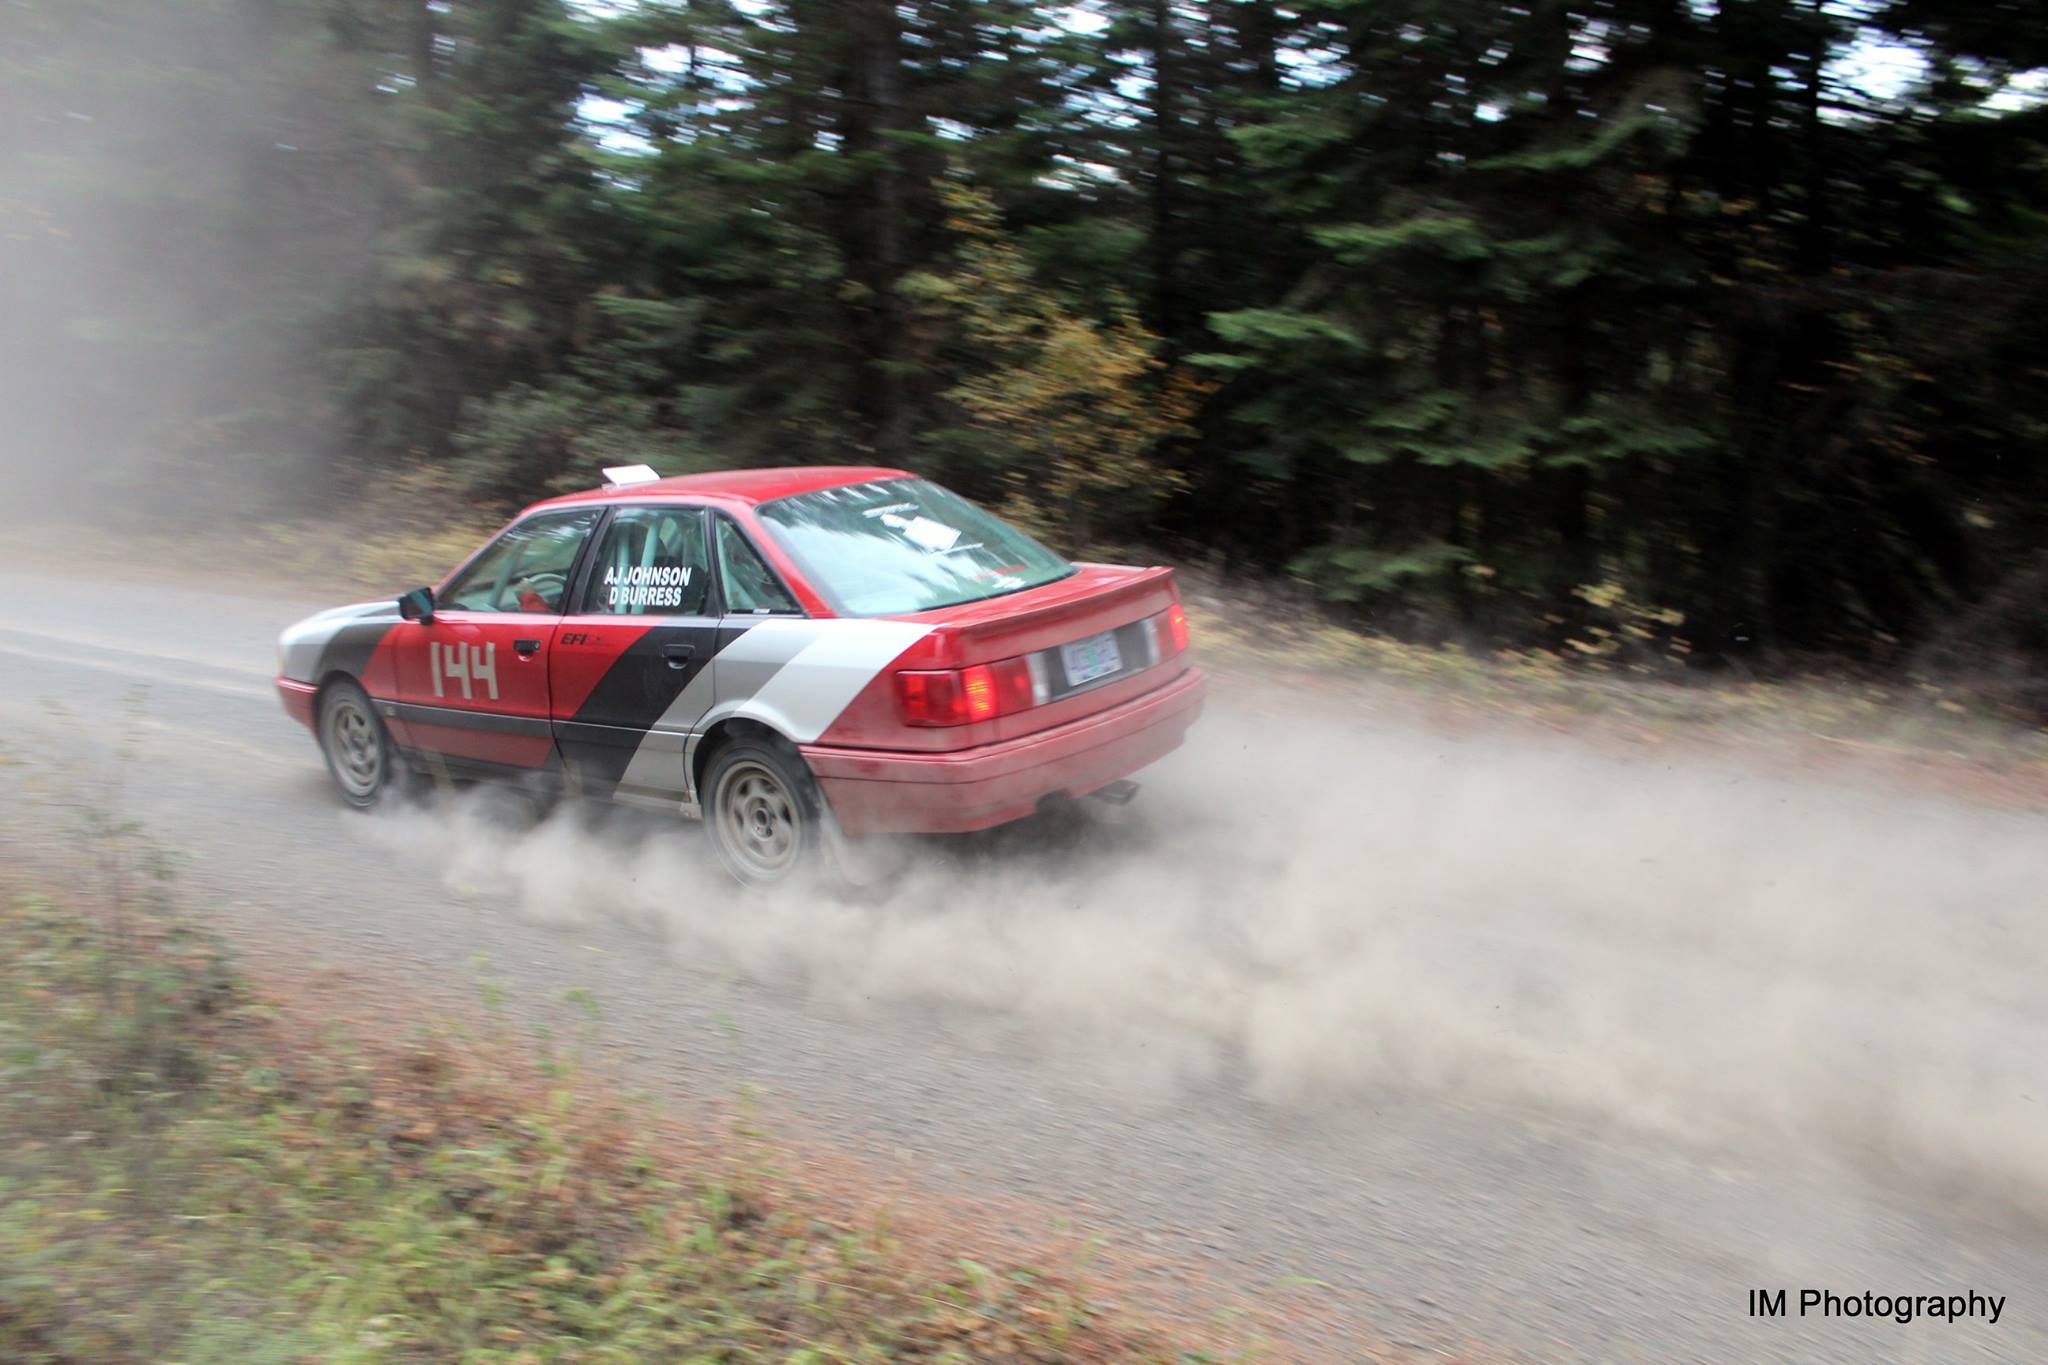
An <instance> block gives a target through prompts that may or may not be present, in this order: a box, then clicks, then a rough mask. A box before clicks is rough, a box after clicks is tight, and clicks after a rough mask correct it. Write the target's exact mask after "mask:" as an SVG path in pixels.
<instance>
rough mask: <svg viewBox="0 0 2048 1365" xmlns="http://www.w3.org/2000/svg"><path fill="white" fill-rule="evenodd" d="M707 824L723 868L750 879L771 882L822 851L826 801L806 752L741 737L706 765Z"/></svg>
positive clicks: (746, 881) (750, 883)
mask: <svg viewBox="0 0 2048 1365" xmlns="http://www.w3.org/2000/svg"><path fill="white" fill-rule="evenodd" d="M704 789H705V791H707V792H708V793H709V794H710V799H709V800H708V801H707V802H705V805H704V824H705V827H706V829H707V830H708V831H709V832H710V835H711V844H712V847H713V848H715V849H716V850H717V851H718V860H719V861H720V862H721V863H723V864H725V870H726V871H727V872H730V873H731V874H732V875H733V877H734V878H735V879H737V880H738V881H740V882H742V883H744V884H745V885H747V886H772V885H774V884H775V883H777V882H780V881H783V880H784V879H786V878H787V877H788V876H789V875H790V874H791V873H793V872H795V871H796V870H797V869H798V868H799V867H802V866H804V864H805V863H806V862H807V861H808V860H809V859H810V858H811V857H812V856H813V855H814V854H815V853H816V852H817V850H818V847H819V844H820V841H821V839H822V836H823V821H822V819H821V812H822V810H823V807H822V805H821V803H820V801H819V799H818V788H817V784H816V783H815V782H813V781H812V780H811V774H810V772H809V770H808V769H806V768H805V767H804V764H803V760H802V759H801V758H799V757H798V756H797V755H795V754H792V753H790V752H789V751H788V750H787V749H786V748H785V747H784V746H782V745H778V744H773V743H769V742H766V741H763V740H758V739H740V740H735V741H733V742H732V743H730V744H726V745H724V746H723V747H721V748H720V749H719V750H718V752H717V753H715V754H713V755H712V756H711V762H710V764H709V765H708V766H707V767H706V769H705V772H704Z"/></svg>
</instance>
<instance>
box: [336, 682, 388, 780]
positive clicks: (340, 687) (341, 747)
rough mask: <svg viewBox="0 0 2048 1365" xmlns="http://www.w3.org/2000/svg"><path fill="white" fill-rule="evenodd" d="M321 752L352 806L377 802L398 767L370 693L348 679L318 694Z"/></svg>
mask: <svg viewBox="0 0 2048 1365" xmlns="http://www.w3.org/2000/svg"><path fill="white" fill-rule="evenodd" d="M319 734H320V752H321V753H322V754H324V755H326V757H327V771H328V773H329V774H331V775H332V776H333V778H334V785H335V786H336V787H338V788H340V789H341V795H342V799H344V800H346V801H347V802H348V803H349V804H350V805H352V806H359V807H367V806H374V805H376V804H377V801H378V799H379V798H381V797H382V796H383V794H384V792H385V791H386V789H387V788H389V787H390V785H391V780H392V776H393V774H394V773H395V771H396V769H397V767H398V752H397V750H396V749H395V748H394V747H393V745H392V743H391V736H390V735H389V734H388V733H386V732H385V729H384V722H383V721H381V720H379V719H378V718H377V712H376V710H375V709H374V708H373V707H372V706H371V705H370V695H369V693H367V692H365V691H363V689H362V688H361V686H359V685H358V684H356V683H355V682H353V681H350V680H348V679H346V678H344V679H342V680H341V681H339V682H335V683H331V684H329V685H328V687H327V689H326V690H325V691H323V692H322V693H321V694H320V728H319Z"/></svg>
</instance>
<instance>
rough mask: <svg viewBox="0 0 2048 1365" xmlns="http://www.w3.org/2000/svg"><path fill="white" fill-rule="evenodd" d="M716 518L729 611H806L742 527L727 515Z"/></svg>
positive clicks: (769, 613) (739, 613)
mask: <svg viewBox="0 0 2048 1365" xmlns="http://www.w3.org/2000/svg"><path fill="white" fill-rule="evenodd" d="M714 521H715V522H716V523H717V526H718V531H717V536H718V581H719V582H720V583H721V584H722V585H723V586H724V588H725V609H726V611H727V612H729V613H731V614H732V615H735V616H773V615H776V614H778V613H781V614H784V615H793V616H801V615H803V610H804V609H803V608H802V607H800V606H798V605H797V601H796V599H795V598H794V597H791V596H790V595H789V589H787V588H785V587H783V586H782V581H781V580H780V579H778V578H776V576H775V571H774V570H773V569H770V568H769V567H768V565H767V563H766V562H765V561H763V560H762V558H761V556H760V554H759V552H758V551H756V550H755V549H754V547H753V546H752V545H750V544H748V543H747V537H746V535H745V534H744V533H743V532H742V531H741V530H740V528H739V527H737V526H735V525H733V523H732V522H730V521H728V520H727V519H726V518H724V517H716V518H714Z"/></svg>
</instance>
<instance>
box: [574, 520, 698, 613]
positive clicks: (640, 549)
mask: <svg viewBox="0 0 2048 1365" xmlns="http://www.w3.org/2000/svg"><path fill="white" fill-rule="evenodd" d="M705 548H706V547H705V544H704V513H703V512H702V510H700V509H699V508H695V507H628V508H623V509H621V510H620V511H619V513H618V514H617V515H616V516H614V517H613V518H612V524H611V525H610V526H607V527H606V528H605V532H604V538H603V539H602V540H601V541H599V542H598V546H597V557H596V559H595V560H594V561H592V563H591V567H590V578H589V583H588V586H586V587H585V588H584V590H583V605H582V607H581V610H583V611H585V612H596V613H600V614H607V615H617V616H701V615H703V614H704V606H705V602H706V600H707V599H708V598H709V597H710V594H711V562H710V557H709V556H708V555H707V554H706V553H705Z"/></svg>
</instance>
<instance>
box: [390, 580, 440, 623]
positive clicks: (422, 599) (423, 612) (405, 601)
mask: <svg viewBox="0 0 2048 1365" xmlns="http://www.w3.org/2000/svg"><path fill="white" fill-rule="evenodd" d="M398 614H399V616H401V617H402V618H404V619H405V620H407V621H417V622H419V623H420V624H421V625H423V626H424V625H430V624H432V622H433V620H434V590H433V589H432V588H414V589H413V590H412V591H411V592H409V593H407V594H406V595H405V596H403V597H401V598H399V599H398Z"/></svg>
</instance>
